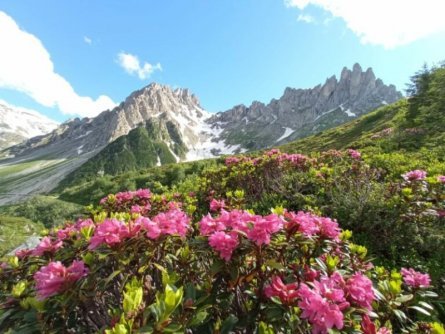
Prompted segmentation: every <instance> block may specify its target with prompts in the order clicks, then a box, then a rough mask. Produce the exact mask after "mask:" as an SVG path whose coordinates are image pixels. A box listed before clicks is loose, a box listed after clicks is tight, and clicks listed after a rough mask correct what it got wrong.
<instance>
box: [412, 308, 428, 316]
mask: <svg viewBox="0 0 445 334" xmlns="http://www.w3.org/2000/svg"><path fill="white" fill-rule="evenodd" d="M409 308H411V309H413V310H416V311H417V312H420V313H423V314H425V315H427V316H431V313H430V312H428V311H427V310H425V309H424V308H421V307H420V306H410V307H409Z"/></svg>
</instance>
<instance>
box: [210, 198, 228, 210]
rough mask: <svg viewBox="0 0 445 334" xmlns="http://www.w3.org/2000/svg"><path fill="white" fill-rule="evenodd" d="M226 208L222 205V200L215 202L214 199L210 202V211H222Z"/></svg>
mask: <svg viewBox="0 0 445 334" xmlns="http://www.w3.org/2000/svg"><path fill="white" fill-rule="evenodd" d="M225 207H226V204H225V203H224V200H221V201H217V200H216V199H212V201H211V202H210V211H219V210H221V209H224V208H225Z"/></svg>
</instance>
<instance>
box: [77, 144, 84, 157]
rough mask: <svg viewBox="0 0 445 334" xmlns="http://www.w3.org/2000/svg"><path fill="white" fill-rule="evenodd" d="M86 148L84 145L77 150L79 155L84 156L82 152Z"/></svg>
mask: <svg viewBox="0 0 445 334" xmlns="http://www.w3.org/2000/svg"><path fill="white" fill-rule="evenodd" d="M83 147H84V145H80V146H79V147H78V148H77V155H81V154H82V152H83V150H82V148H83Z"/></svg>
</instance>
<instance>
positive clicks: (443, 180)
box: [437, 175, 445, 184]
mask: <svg viewBox="0 0 445 334" xmlns="http://www.w3.org/2000/svg"><path fill="white" fill-rule="evenodd" d="M437 181H438V182H440V183H442V184H445V175H439V176H438V177H437Z"/></svg>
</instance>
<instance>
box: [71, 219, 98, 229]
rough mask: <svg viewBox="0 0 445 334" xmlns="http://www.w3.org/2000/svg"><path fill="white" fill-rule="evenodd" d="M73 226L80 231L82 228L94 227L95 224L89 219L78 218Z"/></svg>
mask: <svg viewBox="0 0 445 334" xmlns="http://www.w3.org/2000/svg"><path fill="white" fill-rule="evenodd" d="M74 227H75V229H76V230H77V231H79V232H80V231H82V230H83V229H84V228H90V227H92V228H95V227H96V225H95V224H94V222H93V221H92V220H91V219H89V218H88V219H79V220H78V221H77V222H76V224H74Z"/></svg>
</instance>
